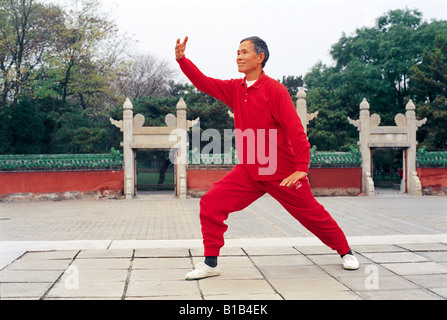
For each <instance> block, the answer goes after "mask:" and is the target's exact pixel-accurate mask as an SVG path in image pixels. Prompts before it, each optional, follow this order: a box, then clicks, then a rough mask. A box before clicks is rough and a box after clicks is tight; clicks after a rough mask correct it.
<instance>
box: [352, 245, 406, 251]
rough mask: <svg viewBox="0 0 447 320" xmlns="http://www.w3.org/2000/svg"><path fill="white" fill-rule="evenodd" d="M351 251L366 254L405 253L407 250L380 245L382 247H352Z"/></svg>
mask: <svg viewBox="0 0 447 320" xmlns="http://www.w3.org/2000/svg"><path fill="white" fill-rule="evenodd" d="M352 250H354V251H355V252H359V253H366V252H401V251H407V249H405V248H402V247H399V246H395V245H393V244H382V245H357V246H352Z"/></svg>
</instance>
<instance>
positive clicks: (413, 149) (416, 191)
mask: <svg viewBox="0 0 447 320" xmlns="http://www.w3.org/2000/svg"><path fill="white" fill-rule="evenodd" d="M406 110H407V113H406V118H407V126H408V142H409V144H410V147H409V148H408V151H407V172H406V175H407V181H408V193H410V194H411V195H412V196H422V187H421V181H420V180H419V177H418V175H417V171H416V153H417V145H418V142H417V139H416V133H417V131H418V129H419V127H421V126H422V125H424V124H425V123H426V122H427V119H424V120H422V121H418V120H416V112H415V110H416V106H415V105H414V103H413V101H412V100H410V101H409V102H408V104H407V106H406Z"/></svg>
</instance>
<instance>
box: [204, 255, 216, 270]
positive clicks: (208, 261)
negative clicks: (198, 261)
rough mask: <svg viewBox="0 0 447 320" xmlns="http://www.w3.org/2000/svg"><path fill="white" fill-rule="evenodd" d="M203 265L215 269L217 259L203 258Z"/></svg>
mask: <svg viewBox="0 0 447 320" xmlns="http://www.w3.org/2000/svg"><path fill="white" fill-rule="evenodd" d="M205 264H206V265H207V266H208V267H211V268H215V267H217V257H205Z"/></svg>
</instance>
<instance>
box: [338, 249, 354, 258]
mask: <svg viewBox="0 0 447 320" xmlns="http://www.w3.org/2000/svg"><path fill="white" fill-rule="evenodd" d="M348 254H350V255H353V253H352V250H349V252H348V253H347V254H344V255H342V256H340V257H342V258H344V257H345V256H347V255H348Z"/></svg>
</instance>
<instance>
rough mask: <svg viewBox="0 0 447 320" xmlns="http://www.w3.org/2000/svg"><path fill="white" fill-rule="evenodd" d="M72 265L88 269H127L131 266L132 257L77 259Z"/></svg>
mask: <svg viewBox="0 0 447 320" xmlns="http://www.w3.org/2000/svg"><path fill="white" fill-rule="evenodd" d="M72 266H75V267H77V268H79V269H86V270H98V269H102V270H127V269H129V267H130V259H124V258H116V259H111V258H105V259H97V258H91V259H76V260H75V261H73V264H72Z"/></svg>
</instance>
